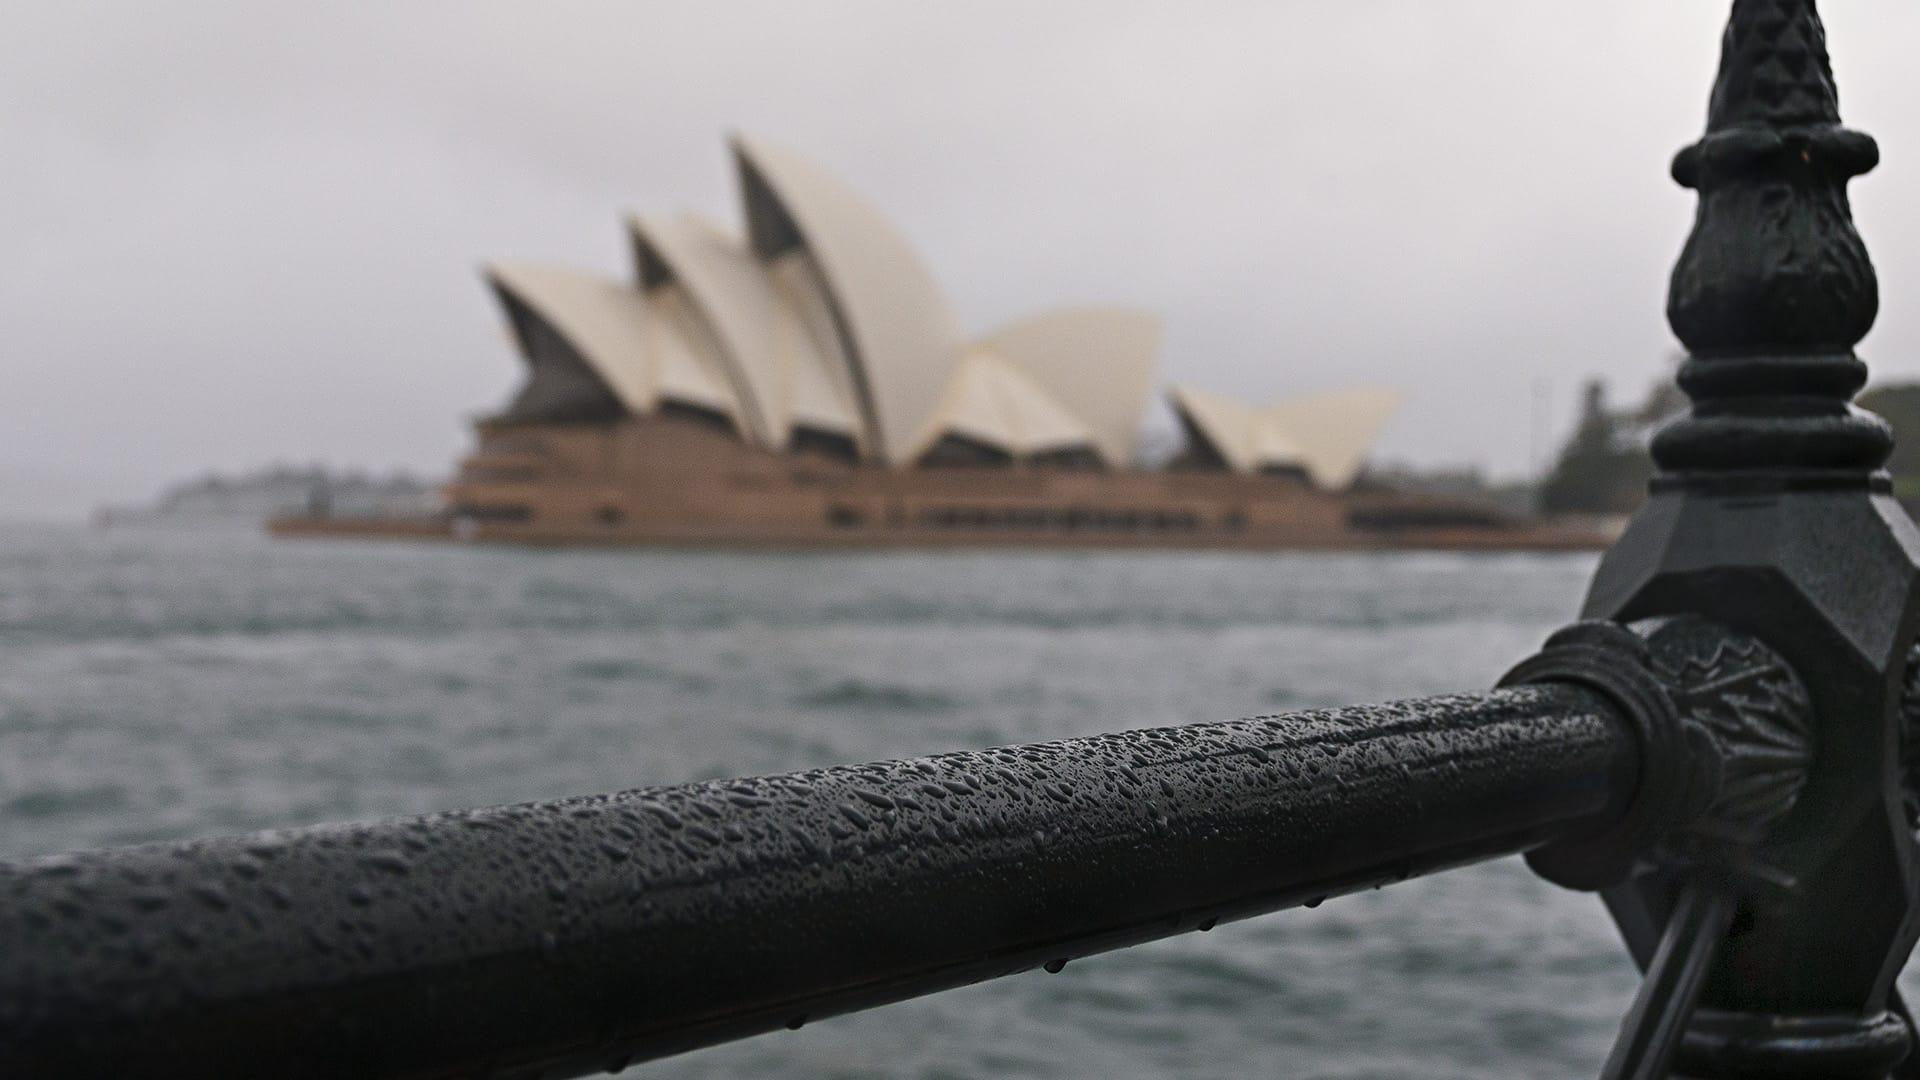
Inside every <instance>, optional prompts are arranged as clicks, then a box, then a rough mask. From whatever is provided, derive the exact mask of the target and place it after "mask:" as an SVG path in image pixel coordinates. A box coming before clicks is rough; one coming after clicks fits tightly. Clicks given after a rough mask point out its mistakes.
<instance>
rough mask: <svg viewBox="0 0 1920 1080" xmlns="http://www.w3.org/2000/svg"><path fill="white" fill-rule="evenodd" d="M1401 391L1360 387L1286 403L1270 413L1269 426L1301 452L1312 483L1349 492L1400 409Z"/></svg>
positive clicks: (1270, 410) (1282, 403) (1268, 412)
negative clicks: (1276, 429)
mask: <svg viewBox="0 0 1920 1080" xmlns="http://www.w3.org/2000/svg"><path fill="white" fill-rule="evenodd" d="M1400 401H1401V394H1400V392H1399V391H1398V390H1388V389H1384V388H1380V387H1359V388H1354V389H1350V390H1336V391H1333V392H1331V393H1326V394H1315V395H1313V396H1312V397H1303V398H1294V399H1292V400H1290V401H1283V402H1281V403H1280V404H1278V405H1274V406H1272V407H1271V408H1269V409H1268V410H1267V417H1268V421H1269V423H1270V424H1271V425H1272V426H1273V427H1276V428H1278V429H1279V430H1281V431H1283V432H1285V433H1286V434H1287V435H1288V436H1289V437H1290V438H1291V439H1292V441H1293V442H1294V444H1295V445H1297V446H1298V447H1299V454H1300V462H1301V464H1302V465H1303V466H1305V468H1306V470H1307V475H1308V476H1310V477H1312V478H1313V482H1314V483H1316V484H1319V485H1320V486H1321V487H1324V488H1334V489H1338V488H1344V487H1346V486H1347V485H1348V484H1351V483H1353V478H1354V477H1356V476H1358V475H1359V474H1360V466H1361V465H1363V464H1365V463H1366V460H1367V452H1368V451H1369V450H1371V449H1373V441H1374V440H1375V439H1377V438H1379V437H1380V429H1381V428H1384V427H1386V426H1387V420H1388V419H1390V418H1391V417H1392V416H1393V414H1394V413H1395V412H1397V411H1398V410H1399V408H1400Z"/></svg>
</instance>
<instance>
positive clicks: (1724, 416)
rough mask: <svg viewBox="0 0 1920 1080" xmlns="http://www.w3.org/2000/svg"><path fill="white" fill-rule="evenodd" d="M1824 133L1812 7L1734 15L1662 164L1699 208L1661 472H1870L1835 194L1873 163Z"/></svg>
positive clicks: (1878, 453)
mask: <svg viewBox="0 0 1920 1080" xmlns="http://www.w3.org/2000/svg"><path fill="white" fill-rule="evenodd" d="M1839 121H1840V108H1839V96H1838V94H1837V92H1836V91H1835V89H1834V84H1833V74H1832V70H1831V68H1830V66H1829V64H1828V60H1827V48H1826V33H1825V31H1824V29H1823V28H1822V27H1821V25H1820V16H1819V15H1818V13H1816V12H1815V10H1814V4H1813V0H1735V3H1734V6H1733V17H1732V19H1731V21H1730V22H1729V23H1728V25H1727V33H1726V37H1725V39H1724V41H1723V43H1722V52H1721V58H1720V74H1719V77H1718V78H1717V79H1716V80H1715V83H1714V90H1713V104H1712V107H1711V109H1710V110H1709V113H1708V121H1707V134H1706V135H1705V136H1704V137H1703V138H1702V139H1701V140H1700V141H1699V142H1697V143H1694V144H1693V145H1692V146H1689V147H1687V148H1686V149H1685V150H1682V151H1681V152H1680V154H1679V156H1677V157H1676V158H1675V159H1674V162H1673V176H1674V179H1676V180H1678V181H1679V182H1680V183H1681V184H1682V185H1684V186H1686V187H1690V188H1694V189H1696V190H1698V191H1699V192H1700V208H1699V212H1698V214H1697V216H1696V217H1695V219H1694V226H1693V233H1692V234H1691V235H1690V236H1689V237H1688V238H1687V244H1686V248H1685V249H1684V250H1683V251H1682V252H1681V253H1680V261H1679V263H1678V264H1677V265H1676V266H1675V267H1674V270H1673V280H1672V284H1671V288H1670V291H1669V293H1668V297H1667V321H1668V322H1669V323H1670V324H1672V326H1673V330H1674V333H1675V334H1677V335H1679V337H1680V340H1681V341H1683V342H1685V343H1686V346H1687V349H1688V350H1689V352H1690V353H1691V354H1692V357H1691V359H1689V360H1688V361H1687V362H1686V364H1685V365H1684V366H1683V367H1682V368H1681V371H1680V385H1681V387H1682V388H1683V389H1685V390H1686V391H1687V394H1688V396H1690V397H1691V398H1692V399H1693V402H1694V407H1693V411H1692V413H1691V414H1690V415H1689V416H1687V417H1685V418H1683V419H1681V420H1680V421H1678V422H1677V423H1675V424H1674V425H1672V426H1671V427H1669V428H1668V429H1666V430H1665V431H1662V432H1661V433H1660V435H1659V437H1658V438H1656V439H1655V440H1654V460H1655V461H1657V462H1658V463H1659V464H1660V466H1661V468H1662V469H1664V470H1668V471H1680V472H1693V471H1712V472H1721V471H1725V470H1756V469H1771V470H1779V469H1794V470H1801V469H1819V470H1839V471H1842V472H1847V473H1856V474H1865V473H1867V472H1870V471H1871V470H1873V469H1876V468H1878V467H1879V466H1880V465H1881V464H1882V463H1883V462H1885V461H1886V457H1887V453H1888V451H1889V450H1891V448H1892V445H1893V442H1892V435H1891V432H1890V431H1889V429H1888V428H1887V426H1886V424H1885V423H1884V422H1882V421H1881V420H1880V419H1879V418H1878V417H1874V416H1871V415H1870V414H1867V413H1863V412H1860V411H1859V410H1857V409H1853V408H1852V407H1851V406H1849V405H1848V404H1847V402H1848V401H1849V400H1850V399H1851V398H1852V396H1853V393H1854V391H1856V390H1858V389H1859V388H1860V386H1861V385H1862V384H1863V383H1865V381H1866V367H1865V365H1863V364H1861V363H1860V361H1859V360H1858V359H1856V358H1855V357H1854V355H1853V347H1854V345H1855V344H1856V343H1858V342H1859V340H1860V339H1861V338H1862V337H1864V336H1866V333H1867V330H1868V329H1869V328H1870V327H1872V325H1873V319H1874V315H1875V314H1876V313H1877V312H1878V309H1879V284H1878V282H1877V280H1876V279H1875V277H1874V272H1873V264H1872V262H1870V261H1869V260H1868V258H1867V251H1866V247H1865V245H1864V244H1862V243H1861V241H1860V234H1859V233H1857V232H1855V231H1854V227H1853V215H1852V210H1851V208H1850V207H1849V205H1848V203H1847V189H1846V185H1847V181H1848V179H1850V178H1851V177H1854V176H1857V175H1859V174H1861V173H1864V172H1866V171H1867V170H1869V169H1871V168H1873V166H1874V165H1875V164H1876V163H1877V162H1878V161H1879V149H1878V147H1876V146H1875V144H1874V141H1873V139H1872V138H1871V137H1869V136H1867V135H1864V134H1861V133H1859V132H1856V131H1850V130H1848V129H1846V128H1844V127H1841V126H1840V122H1839Z"/></svg>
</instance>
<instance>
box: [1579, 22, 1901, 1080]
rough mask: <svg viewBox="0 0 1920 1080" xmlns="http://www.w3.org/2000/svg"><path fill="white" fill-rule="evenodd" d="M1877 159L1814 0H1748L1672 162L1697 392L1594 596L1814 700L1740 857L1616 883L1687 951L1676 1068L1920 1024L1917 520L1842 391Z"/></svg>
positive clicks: (1637, 943)
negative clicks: (1713, 897) (1912, 774)
mask: <svg viewBox="0 0 1920 1080" xmlns="http://www.w3.org/2000/svg"><path fill="white" fill-rule="evenodd" d="M1877 161H1878V150H1877V148H1876V147H1875V145H1874V142H1873V140H1872V139H1871V138H1870V137H1868V136H1866V135H1864V134H1861V133H1859V132H1855V131H1849V130H1848V129H1846V128H1844V127H1842V126H1841V125H1840V114H1839V105H1838V98H1837V95H1836V93H1835V91H1834V84H1833V78H1832V72H1831V69H1830V67H1829V65H1828V60H1827V51H1826V43H1825V34H1824V31H1823V29H1822V27H1821V23H1820V19H1819V16H1818V14H1817V13H1816V12H1815V9H1814V2H1813V0H1736V2H1735V3H1734V5H1733V15H1732V19H1731V21H1730V23H1729V25H1728V27H1727V32H1726V37H1725V41H1724V43H1723V52H1722V56H1721V62H1720V71H1719V76H1718V78H1717V80H1716V81H1715V84H1714V89H1713V99H1712V105H1711V108H1710V111H1709V114H1708V120H1707V133H1706V135H1705V136H1704V137H1703V138H1701V140H1700V141H1699V142H1697V143H1695V144H1693V145H1692V146H1689V147H1687V148H1686V149H1684V150H1682V151H1681V152H1680V154H1679V155H1678V156H1677V157H1676V158H1675V159H1674V162H1673V175H1674V179H1676V180H1678V181H1679V182H1680V183H1681V184H1682V185H1684V186H1686V187H1689V188H1693V189H1695V190H1696V191H1698V192H1699V200H1700V201H1699V211H1698V216H1697V217H1696V219H1695V221H1694V226H1693V232H1692V234H1691V235H1690V236H1689V237H1688V239H1687V243H1686V247H1685V250H1684V251H1682V253H1681V255H1680V261H1679V263H1678V265H1677V266H1675V268H1674V271H1673V279H1672V288H1671V293H1670V295H1669V298H1668V303H1667V319H1668V321H1669V322H1670V323H1671V325H1672V327H1673V330H1674V332H1675V333H1676V334H1677V335H1678V336H1679V338H1680V340H1681V341H1682V342H1684V343H1685V344H1686V346H1687V350H1688V353H1689V358H1688V359H1687V361H1686V362H1685V363H1684V364H1683V365H1682V366H1681V369H1680V374H1679V382H1680V385H1681V387H1682V388H1683V389H1685V390H1686V392H1687V394H1688V396H1689V397H1690V398H1691V399H1692V402H1693V406H1692V409H1691V411H1690V412H1689V413H1688V415H1687V416H1685V417H1684V418H1682V419H1680V420H1679V421H1677V422H1675V423H1674V424H1673V425H1671V426H1670V427H1668V428H1667V429H1666V430H1664V431H1662V432H1661V433H1660V435H1659V436H1658V437H1657V438H1656V439H1655V441H1654V445H1653V455H1654V460H1655V463H1656V464H1657V466H1658V473H1657V475H1656V477H1655V479H1654V482H1653V494H1652V498H1651V499H1650V500H1649V502H1648V504H1647V505H1646V507H1645V508H1644V509H1643V510H1642V511H1641V512H1640V513H1639V515H1638V516H1637V517H1636V518H1635V519H1634V521H1633V523H1632V525H1631V526H1630V527H1629V528H1628V530H1627V533H1626V535H1625V536H1624V537H1622V539H1621V540H1620V542H1619V543H1618V544H1617V545H1616V546H1615V547H1614V548H1613V550H1612V551H1610V552H1609V553H1608V554H1607V556H1606V558H1605V559H1604V560H1603V562H1602V563H1601V566H1600V569H1599V572H1598V574H1597V576H1596V578H1595V580H1594V583H1593V587H1592V591H1591V593H1590V594H1589V596H1588V599H1587V604H1586V612H1585V614H1586V617H1588V618H1600V619H1613V620H1618V621H1622V622H1625V621H1634V620H1642V619H1646V618H1649V617H1653V616H1660V615H1669V614H1678V613H1693V614H1697V615H1700V616H1703V617H1705V618H1708V619H1712V620H1715V621H1717V622H1719V623H1722V624H1724V625H1726V626H1728V627H1731V628H1732V629H1734V630H1736V631H1739V632H1742V633H1746V634H1751V635H1753V636H1754V637H1756V638H1758V639H1759V640H1761V641H1764V642H1767V643H1768V644H1769V645H1771V646H1772V647H1773V648H1774V649H1776V650H1778V651H1779V652H1780V653H1781V654H1782V655H1783V656H1784V657H1785V659H1786V660H1787V661H1788V663H1790V664H1791V666H1792V667H1793V669H1794V670H1795V671H1797V672H1798V674H1799V675H1800V676H1801V678H1802V679H1803V680H1804V681H1805V683H1806V687H1807V690H1808V692H1809V694H1810V696H1811V699H1812V702H1813V718H1814V721H1813V731H1812V747H1813V757H1812V767H1811V770H1810V773H1809V775H1808V779H1807V784H1806V787H1805V789H1804V790H1803V792H1802V793H1801V795H1800V798H1799V799H1798V801H1797V802H1796V803H1795V804H1794V805H1793V807H1792V809H1791V811H1790V812H1789V813H1787V814H1786V816H1785V817H1783V818H1782V819H1781V820H1780V821H1779V822H1778V824H1776V825H1775V826H1774V827H1773V828H1772V829H1771V830H1769V831H1768V832H1767V834H1766V835H1765V837H1764V838H1761V839H1760V840H1759V842H1758V843H1757V845H1754V846H1750V847H1748V848H1747V849H1746V850H1745V852H1744V853H1743V854H1742V856H1741V858H1740V860H1739V862H1738V864H1735V865H1729V864H1728V862H1727V860H1725V859H1714V858H1711V857H1706V858H1702V857H1689V856H1688V855H1687V854H1685V853H1677V852H1669V853H1667V854H1666V855H1665V856H1663V857H1660V858H1657V859H1654V860H1651V861H1650V862H1643V864H1642V865H1641V866H1640V867H1639V871H1638V873H1636V874H1635V875H1634V876H1632V877H1630V878H1629V879H1628V880H1626V881H1624V882H1623V883H1619V884H1615V885H1613V886H1611V887H1610V888H1608V889H1607V890H1606V891H1605V893H1604V895H1605V898H1606V901H1607V905H1608V907H1609V908H1610V910H1611V911H1612V913H1613V916H1614V918H1615V920H1616V921H1617V922H1618V923H1619V925H1620V928H1621V930H1622V932H1623V933H1624V935H1625V937H1626V939H1627V942H1628V944H1629V946H1630V948H1631V949H1632V951H1633V953H1634V956H1635V958H1636V959H1637V960H1638V961H1639V963H1640V964H1641V965H1642V966H1643V967H1646V966H1649V965H1652V967H1653V969H1654V974H1663V975H1664V973H1665V969H1666V966H1667V965H1668V964H1673V965H1679V966H1685V965H1686V964H1687V963H1689V961H1688V960H1687V958H1688V957H1692V958H1695V959H1694V961H1692V962H1693V963H1694V964H1695V966H1697V968H1698V972H1697V980H1696V982H1695V984H1694V986H1693V989H1696V990H1697V992H1698V994H1699V1001H1700V1008H1699V1009H1698V1011H1696V1012H1695V1013H1694V1015H1693V1017H1692V1020H1691V1022H1690V1023H1689V1024H1688V1025H1687V1028H1686V1031H1685V1034H1684V1037H1683V1042H1682V1046H1681V1050H1680V1056H1679V1058H1678V1063H1677V1069H1678V1071H1679V1072H1680V1073H1682V1074H1684V1075H1688V1076H1697V1077H1726V1076H1743V1077H1746V1076H1794V1077H1814V1076H1818V1077H1886V1076H1887V1075H1889V1073H1890V1072H1891V1071H1892V1070H1894V1069H1896V1068H1897V1067H1899V1065H1900V1063H1901V1061H1902V1060H1903V1058H1905V1057H1906V1055H1907V1053H1908V1050H1909V1048H1910V1046H1911V1045H1912V1034H1911V1032H1910V1030H1909V1022H1908V1021H1907V1020H1906V1019H1905V1018H1904V1009H1903V1008H1902V1007H1901V1005H1900V1003H1899V999H1898V996H1897V995H1896V994H1895V992H1894V980H1895V978H1896V976H1898V974H1899V973H1900V969H1901V967H1902V966H1903V965H1904V964H1905V963H1906V960H1907V955H1908V953H1909V951H1910V950H1911V948H1912V946H1913V944H1914V939H1915V936H1916V922H1915V913H1916V909H1917V907H1920V903H1917V902H1920V864H1917V862H1916V852H1915V837H1914V826H1915V822H1914V821H1913V820H1912V818H1911V817H1910V816H1909V812H1908V810H1907V809H1906V806H1905V799H1904V797H1903V796H1904V793H1905V786H1906V785H1905V776H1904V774H1903V770H1902V767H1901V730H1900V727H1901V725H1900V704H1901V691H1902V685H1903V678H1904V676H1905V669H1906V663H1907V660H1906V658H1907V652H1908V647H1909V645H1910V644H1911V643H1912V641H1913V639H1914V635H1915V630H1916V608H1915V603H1914V585H1915V579H1916V568H1917V567H1920V533H1916V531H1915V529H1914V526H1913V525H1912V523H1911V522H1909V521H1908V519H1907V517H1906V515H1905V514H1904V513H1903V512H1902V511H1901V509H1900V507H1899V505H1898V504H1897V503H1895V502H1894V501H1893V498H1892V496H1891V494H1890V487H1889V482H1888V479H1887V476H1886V474H1885V473H1884V472H1883V471H1882V470H1881V467H1882V465H1883V464H1884V463H1885V461H1886V459H1887V455H1888V452H1889V451H1890V450H1891V448H1892V435H1891V433H1890V431H1889V429H1888V427H1887V425H1886V424H1885V423H1884V422H1882V421H1881V420H1880V419H1878V418H1877V417H1874V416H1872V415H1870V414H1868V413H1865V412H1862V411H1860V410H1859V409H1856V408H1854V407H1853V406H1852V405H1850V404H1849V403H1848V402H1849V401H1850V399H1851V398H1852V396H1853V394H1854V392H1855V391H1856V390H1858V389H1859V388H1860V387H1861V385H1862V384H1863V383H1864V382H1865V380H1866V367H1865V366H1864V365H1863V364H1862V363H1861V362H1860V361H1859V360H1858V359H1857V358H1856V357H1855V356H1854V352H1853V347H1854V345H1855V344H1856V343H1858V342H1859V340H1860V339H1861V337H1863V336H1864V335H1865V334H1866V332H1867V330H1868V328H1869V327H1870V326H1871V325H1872V323H1873V319H1874V315H1875V312H1876V310H1877V307H1878V296H1877V285H1876V282H1875V278H1874V271H1873V265H1872V264H1871V263H1870V262H1869V261H1868V258H1867V252H1866V249H1865V247H1864V246H1863V245H1862V243H1861V241H1860V237H1859V234H1858V233H1856V232H1855V231H1854V227H1853V221H1852V214H1851V211H1850V209H1849V206H1848V202H1847V192H1846V184H1847V181H1848V179H1849V178H1851V177H1853V176H1856V175H1859V174H1861V173H1864V172H1866V171H1867V170H1869V169H1871V168H1872V167H1873V166H1874V165H1875V164H1876V163H1877ZM1703 885H1704V886H1707V887H1709V888H1712V889H1718V890H1721V891H1722V892H1723V893H1724V894H1725V895H1727V896H1730V897H1731V898H1732V899H1731V905H1730V908H1729V910H1728V911H1727V912H1726V917H1725V918H1724V919H1716V918H1713V917H1711V913H1710V912H1708V913H1707V914H1705V915H1703V914H1702V909H1701V908H1700V904H1699V901H1698V896H1699V895H1700V894H1699V890H1700V889H1701V887H1702V886H1703ZM1683 897H1686V898H1687V899H1686V902H1682V898H1683ZM1670 920H1671V922H1672V926H1673V929H1674V930H1675V933H1673V934H1670V935H1668V938H1669V940H1668V941H1667V942H1666V943H1665V944H1664V945H1663V944H1662V942H1661V936H1662V931H1663V929H1665V928H1668V924H1669V921H1670ZM1700 927H1704V928H1705V929H1698V930H1696V929H1691V928H1700ZM1689 933H1696V934H1697V935H1703V936H1707V937H1711V938H1715V939H1717V940H1712V941H1704V942H1703V941H1688V940H1684V939H1685V938H1686V937H1687V936H1688V934H1689ZM1656 951H1658V953H1659V954H1660V956H1659V957H1658V958H1656V955H1655V954H1656ZM1679 981H1680V982H1682V983H1684V982H1685V980H1684V979H1682V980H1679ZM1636 1011H1638V1010H1636ZM1633 1026H1634V1024H1633V1022H1632V1021H1630V1024H1629V1035H1630V1036H1631V1035H1632V1034H1633ZM1625 1041H1631V1040H1630V1039H1629V1040H1623V1042H1625Z"/></svg>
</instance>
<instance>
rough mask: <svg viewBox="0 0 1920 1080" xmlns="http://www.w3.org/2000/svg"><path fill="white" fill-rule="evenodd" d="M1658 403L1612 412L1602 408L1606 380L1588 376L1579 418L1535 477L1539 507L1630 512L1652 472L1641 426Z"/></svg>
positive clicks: (1581, 511)
mask: <svg viewBox="0 0 1920 1080" xmlns="http://www.w3.org/2000/svg"><path fill="white" fill-rule="evenodd" d="M1659 405H1660V402H1659V401H1658V399H1657V398H1656V399H1654V400H1650V401H1649V402H1648V403H1647V406H1645V407H1643V408H1642V409H1640V410H1635V411H1631V412H1628V413H1624V414H1621V415H1615V414H1613V413H1610V412H1608V411H1607V389H1606V385H1605V384H1604V383H1602V382H1601V381H1600V380H1598V379H1595V380H1592V381H1591V382H1588V383H1587V388H1586V393H1585V395H1584V397H1583V399H1582V405H1581V410H1580V424H1579V426H1578V427H1576V428H1575V429H1574V432H1573V437H1572V438H1570V439H1568V440H1567V444H1566V446H1565V447H1563V448H1562V449H1561V451H1560V457H1559V459H1558V460H1556V461H1555V462H1554V465H1553V468H1552V470H1551V471H1549V472H1548V473H1547V476H1546V479H1544V480H1542V481H1541V483H1540V496H1539V506H1540V510H1541V512H1542V513H1548V514H1626V513H1632V512H1633V510H1634V508H1636V507H1638V506H1639V505H1640V503H1641V501H1642V500H1643V499H1645V498H1646V493H1647V480H1648V479H1649V478H1650V477H1651V476H1652V475H1653V461H1652V459H1651V458H1650V457H1649V456H1648V455H1647V446H1646V439H1645V436H1644V432H1645V431H1646V430H1647V429H1648V428H1650V426H1651V424H1652V421H1653V420H1654V418H1653V417H1651V416H1649V415H1648V414H1649V413H1652V412H1654V411H1655V410H1656V409H1657V408H1658V407H1659Z"/></svg>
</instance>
